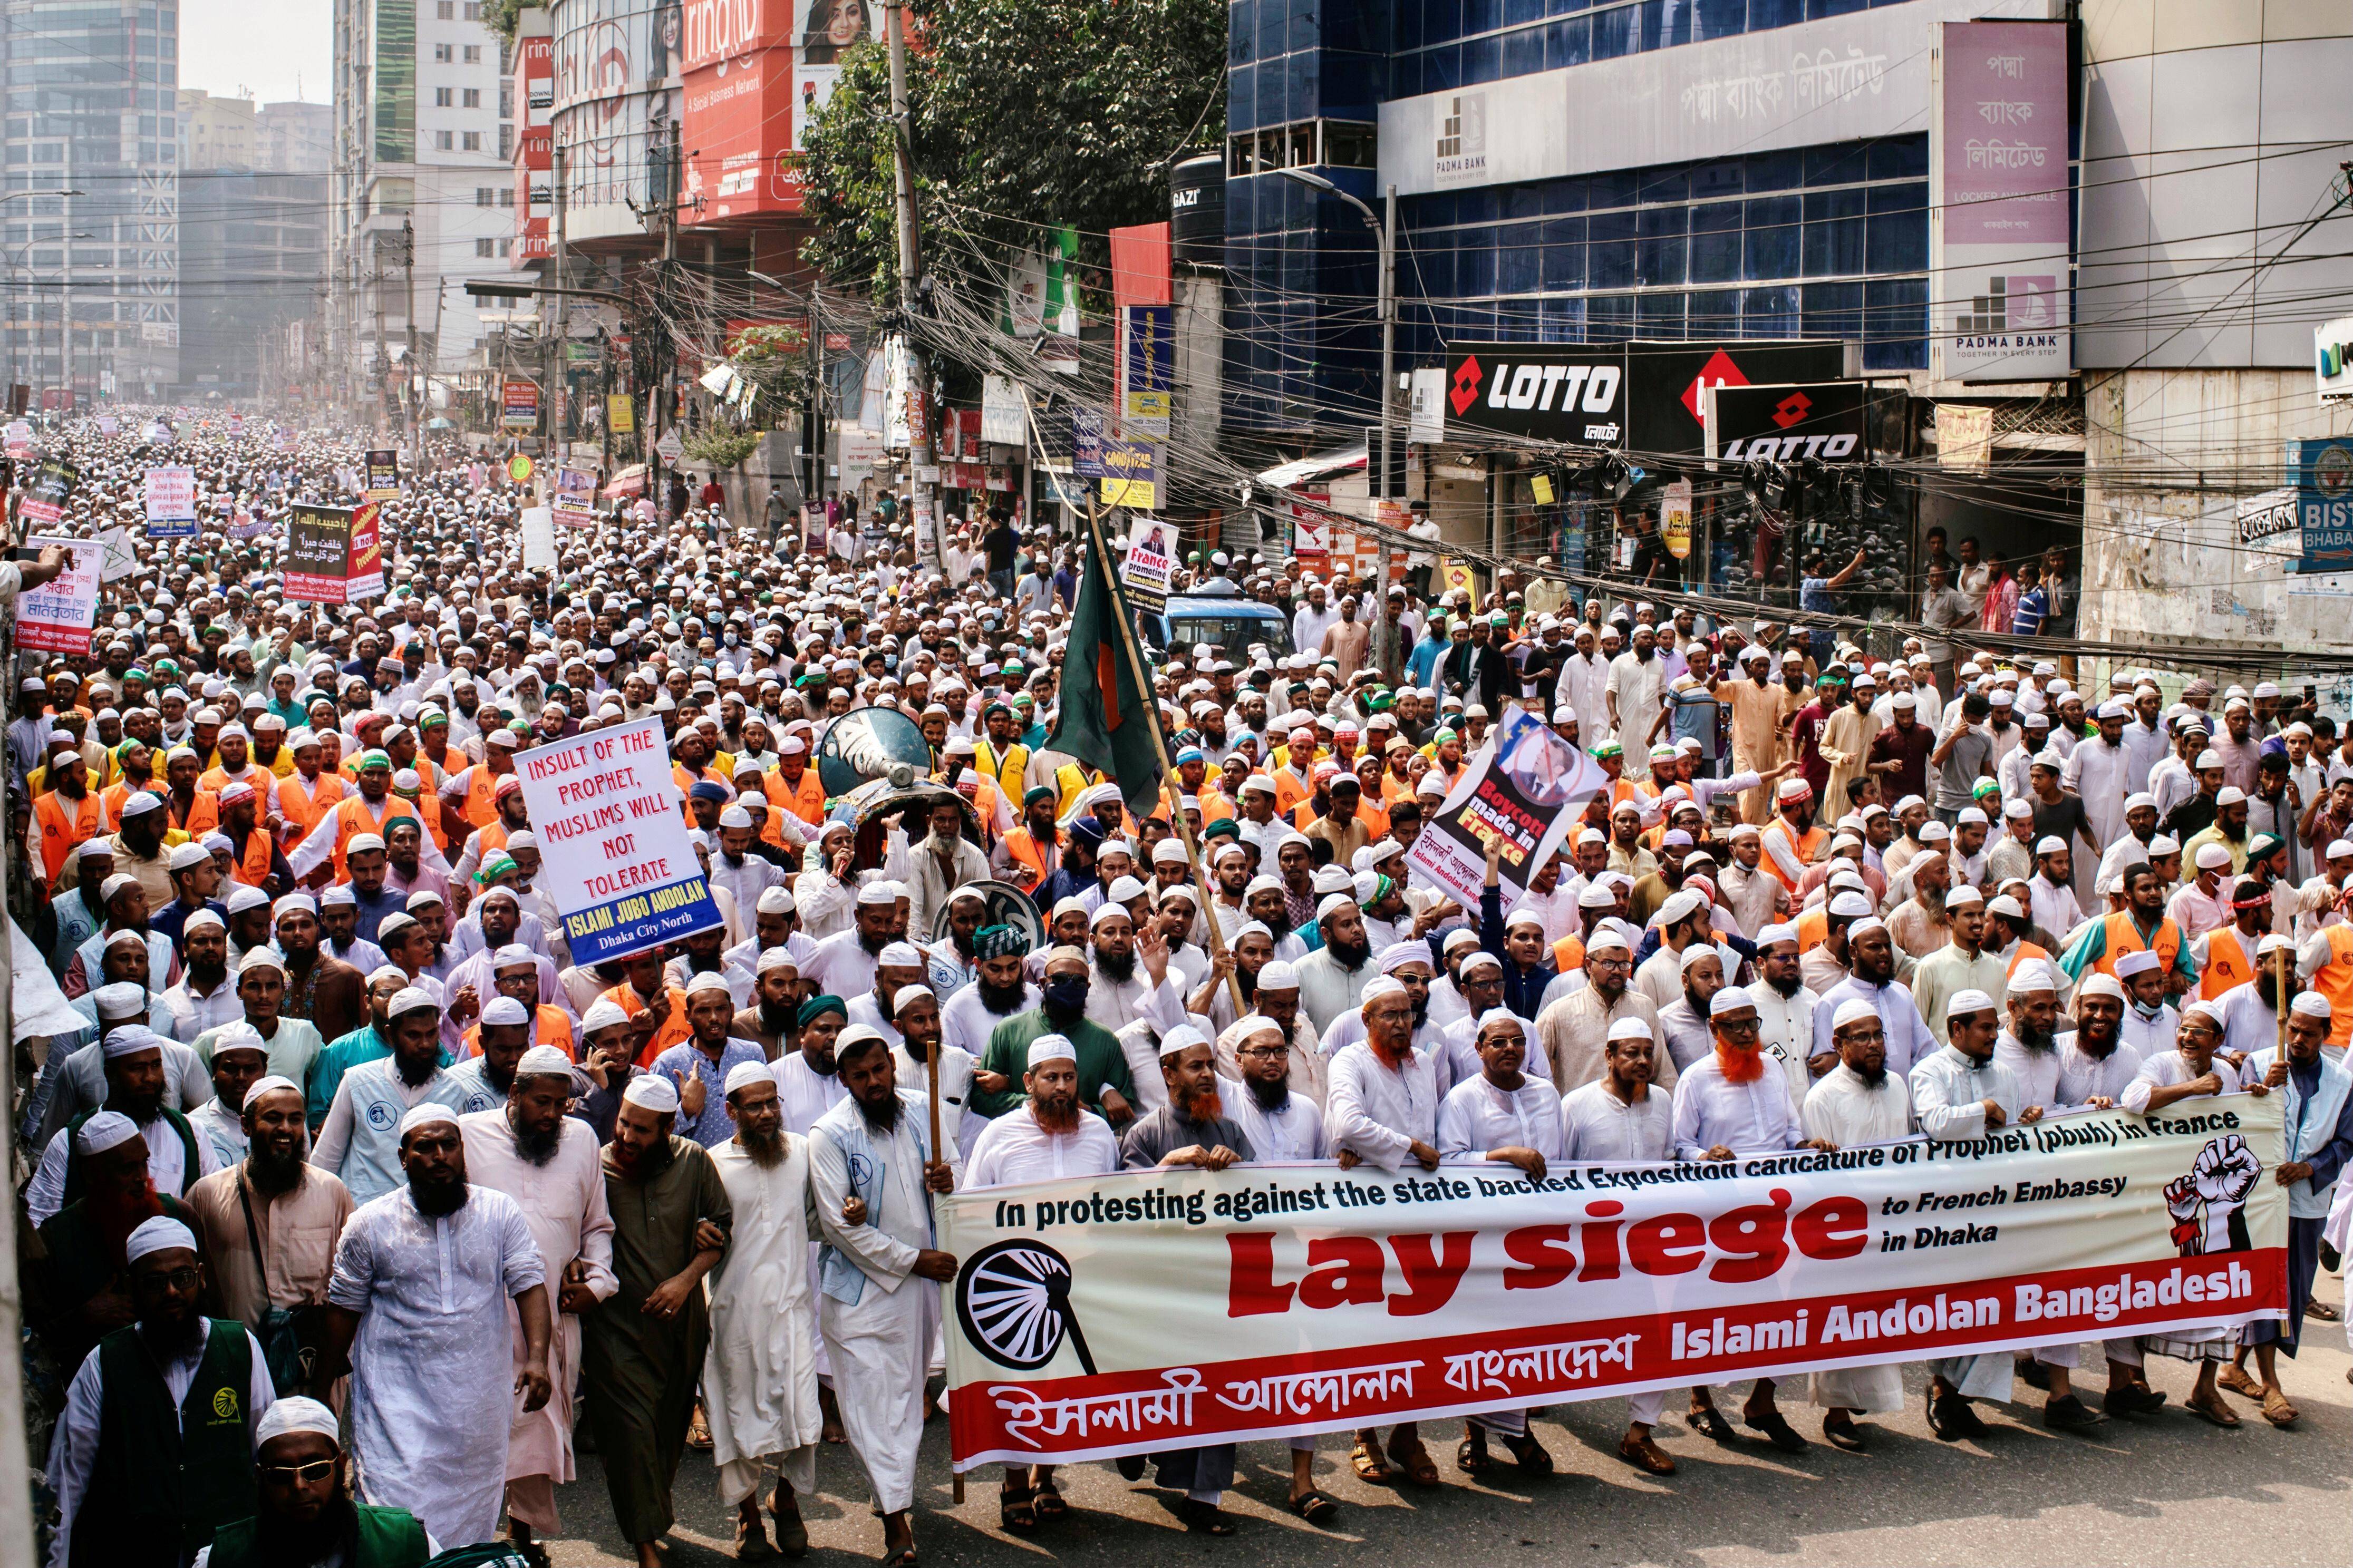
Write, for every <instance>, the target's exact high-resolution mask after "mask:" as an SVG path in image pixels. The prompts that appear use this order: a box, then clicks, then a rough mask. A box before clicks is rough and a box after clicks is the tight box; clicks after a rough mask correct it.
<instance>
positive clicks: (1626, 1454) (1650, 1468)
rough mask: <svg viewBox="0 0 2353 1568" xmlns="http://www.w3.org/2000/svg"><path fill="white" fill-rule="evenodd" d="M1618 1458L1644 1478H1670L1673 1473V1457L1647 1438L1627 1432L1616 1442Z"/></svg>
mask: <svg viewBox="0 0 2353 1568" xmlns="http://www.w3.org/2000/svg"><path fill="white" fill-rule="evenodd" d="M1618 1457H1619V1458H1621V1459H1623V1460H1625V1461H1626V1462H1627V1463H1628V1464H1630V1465H1631V1466H1633V1467H1634V1468H1636V1469H1638V1470H1640V1471H1641V1472H1642V1473H1643V1474H1644V1475H1646V1476H1672V1475H1673V1474H1674V1473H1675V1460H1674V1456H1673V1455H1672V1454H1670V1453H1668V1452H1667V1451H1666V1450H1665V1449H1664V1448H1662V1447H1659V1446H1658V1444H1656V1443H1654V1442H1652V1441H1651V1439H1650V1438H1648V1437H1638V1436H1635V1435H1634V1434H1633V1433H1631V1432H1629V1433H1627V1434H1626V1436H1623V1437H1621V1438H1620V1439H1619V1440H1618Z"/></svg>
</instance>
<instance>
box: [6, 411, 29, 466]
mask: <svg viewBox="0 0 2353 1568" xmlns="http://www.w3.org/2000/svg"><path fill="white" fill-rule="evenodd" d="M5 444H6V447H7V453H8V456H10V457H12V458H29V457H31V456H32V455H33V426H32V423H31V422H30V421H29V420H24V419H11V420H10V421H8V425H7V429H6V434H5Z"/></svg>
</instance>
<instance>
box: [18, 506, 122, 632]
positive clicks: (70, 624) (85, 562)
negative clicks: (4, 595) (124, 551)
mask: <svg viewBox="0 0 2353 1568" xmlns="http://www.w3.org/2000/svg"><path fill="white" fill-rule="evenodd" d="M52 544H58V545H63V546H64V547H65V551H66V555H67V559H68V564H67V566H66V569H65V570H64V571H63V572H60V573H58V574H57V575H56V576H55V577H52V578H51V579H49V581H47V583H44V584H41V585H40V586H39V587H37V588H35V589H33V590H32V591H31V592H30V593H26V594H22V595H18V596H17V599H16V646H17V647H20V648H25V649H27V650H34V651H38V652H41V653H64V654H87V653H88V652H90V627H91V626H93V625H95V624H96V623H97V619H98V585H99V582H100V575H101V574H102V573H103V571H104V569H105V563H106V546H105V545H104V544H103V543H101V542H100V541H98V540H95V539H54V538H47V537H43V536H40V535H35V536H34V537H33V538H31V539H29V540H27V541H26V546H27V548H29V549H32V550H36V551H38V550H46V549H47V548H48V547H49V546H50V545H52Z"/></svg>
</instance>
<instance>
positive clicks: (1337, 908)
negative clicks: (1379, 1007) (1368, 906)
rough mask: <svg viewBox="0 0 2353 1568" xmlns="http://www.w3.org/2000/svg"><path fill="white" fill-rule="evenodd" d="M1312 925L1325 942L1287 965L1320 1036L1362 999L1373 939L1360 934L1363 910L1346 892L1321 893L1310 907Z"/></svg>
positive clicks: (1368, 975)
mask: <svg viewBox="0 0 2353 1568" xmlns="http://www.w3.org/2000/svg"><path fill="white" fill-rule="evenodd" d="M1315 924H1316V926H1317V928H1318V929H1319V930H1320V931H1322V932H1323V935H1324V945H1323V946H1322V947H1320V948H1318V949H1316V950H1315V951H1314V952H1311V953H1309V954H1308V955H1307V956H1306V957H1304V958H1303V959H1300V960H1299V961H1298V962H1297V963H1294V964H1293V966H1292V967H1293V969H1294V970H1296V971H1297V972H1298V974H1299V1002H1300V1005H1301V1006H1302V1007H1303V1008H1305V1009H1306V1011H1307V1021H1308V1022H1309V1023H1311V1024H1313V1025H1314V1026H1315V1033H1316V1034H1317V1035H1318V1036H1319V1037H1320V1036H1323V1035H1325V1034H1328V1033H1329V1032H1330V1031H1331V1028H1332V1025H1333V1023H1334V1021H1335V1020H1336V1019H1337V1018H1338V1017H1339V1016H1340V1015H1341V1014H1343V1013H1346V1012H1350V1011H1352V1010H1353V1009H1355V1008H1356V1005H1358V1004H1359V1003H1360V1002H1362V1001H1363V999H1364V994H1365V983H1366V981H1368V980H1370V979H1372V977H1373V970H1372V967H1371V964H1372V956H1373V944H1372V942H1371V939H1369V938H1368V937H1366V934H1365V916H1364V911H1363V910H1360V909H1358V908H1357V907H1356V900H1355V899H1353V898H1351V897H1349V896H1348V895H1347V894H1345V893H1326V894H1325V895H1324V900H1323V902H1321V903H1319V904H1317V905H1316V906H1315Z"/></svg>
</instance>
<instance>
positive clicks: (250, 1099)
mask: <svg viewBox="0 0 2353 1568" xmlns="http://www.w3.org/2000/svg"><path fill="white" fill-rule="evenodd" d="M255 1038H256V1039H259V1038H260V1037H259V1035H257V1036H255ZM213 1054H214V1055H215V1056H218V1055H219V1054H220V1047H218V1046H215V1047H213ZM280 1089H284V1090H286V1091H287V1092H288V1093H289V1094H300V1093H301V1092H302V1086H301V1084H299V1083H296V1082H295V1081H294V1080H293V1079H290V1078H288V1077H286V1076H285V1075H284V1074H283V1073H270V1074H268V1075H267V1076H265V1077H262V1078H258V1079H254V1080H253V1087H252V1088H250V1089H247V1090H246V1091H245V1103H246V1104H247V1105H248V1106H250V1105H252V1104H254V1103H255V1102H256V1101H258V1100H260V1098H261V1097H262V1096H263V1095H265V1094H275V1093H277V1092H278V1091H279V1090H280Z"/></svg>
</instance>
